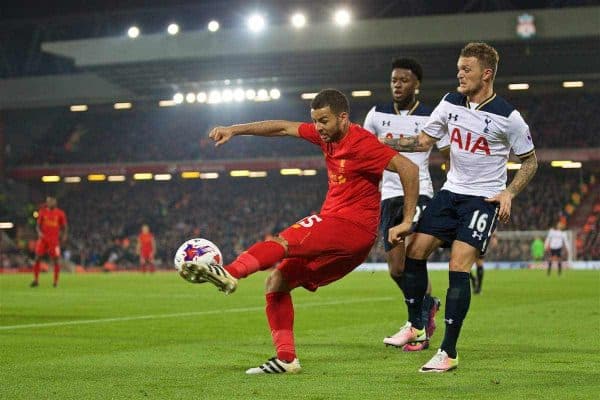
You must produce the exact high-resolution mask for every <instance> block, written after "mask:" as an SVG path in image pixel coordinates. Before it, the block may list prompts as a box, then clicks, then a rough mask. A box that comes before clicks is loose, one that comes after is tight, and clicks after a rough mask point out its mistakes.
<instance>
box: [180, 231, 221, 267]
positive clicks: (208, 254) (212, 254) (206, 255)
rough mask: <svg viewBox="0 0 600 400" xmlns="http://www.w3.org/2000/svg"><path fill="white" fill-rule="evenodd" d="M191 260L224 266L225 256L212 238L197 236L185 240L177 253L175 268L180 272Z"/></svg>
mask: <svg viewBox="0 0 600 400" xmlns="http://www.w3.org/2000/svg"><path fill="white" fill-rule="evenodd" d="M190 261H196V262H198V261H199V262H205V263H207V264H218V265H219V266H223V256H222V255H221V251H220V250H219V248H218V247H217V246H216V245H215V244H214V243H213V242H211V241H210V240H206V239H202V238H195V239H190V240H188V241H186V242H184V243H183V244H182V245H181V246H179V248H178V249H177V252H176V253H175V260H174V262H175V268H176V269H177V271H179V272H180V273H181V272H182V271H183V264H185V263H186V262H190Z"/></svg>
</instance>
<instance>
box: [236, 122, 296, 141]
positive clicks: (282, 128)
mask: <svg viewBox="0 0 600 400" xmlns="http://www.w3.org/2000/svg"><path fill="white" fill-rule="evenodd" d="M298 125H299V123H294V122H290V121H283V120H269V121H258V122H251V123H247V124H239V125H232V126H231V128H232V131H233V134H234V135H235V136H237V135H252V136H267V137H272V136H286V135H293V134H294V132H296V134H297V130H298Z"/></svg>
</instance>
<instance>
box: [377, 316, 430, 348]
mask: <svg viewBox="0 0 600 400" xmlns="http://www.w3.org/2000/svg"><path fill="white" fill-rule="evenodd" d="M426 340H427V333H426V332H425V329H416V328H415V327H414V326H412V324H411V323H410V322H409V321H407V322H406V324H404V326H403V327H402V328H400V330H399V331H398V332H397V333H396V334H394V335H392V336H388V337H386V338H385V339H383V343H384V344H385V345H386V346H394V347H402V346H404V345H405V344H408V343H415V342H424V341H426Z"/></svg>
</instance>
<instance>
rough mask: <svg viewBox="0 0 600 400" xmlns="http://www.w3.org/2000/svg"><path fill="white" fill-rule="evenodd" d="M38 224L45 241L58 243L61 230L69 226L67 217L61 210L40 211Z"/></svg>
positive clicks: (45, 208) (45, 209)
mask: <svg viewBox="0 0 600 400" xmlns="http://www.w3.org/2000/svg"><path fill="white" fill-rule="evenodd" d="M37 224H38V226H39V227H40V231H41V232H42V235H43V239H44V240H45V241H48V242H57V243H58V241H59V240H58V239H59V234H60V229H61V228H62V227H64V226H66V225H67V216H66V215H65V212H64V211H63V210H61V209H60V208H53V209H50V208H47V207H43V208H40V210H39V211H38V218H37Z"/></svg>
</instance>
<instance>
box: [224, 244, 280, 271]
mask: <svg viewBox="0 0 600 400" xmlns="http://www.w3.org/2000/svg"><path fill="white" fill-rule="evenodd" d="M287 246H288V244H287V241H286V240H285V239H284V238H282V237H279V236H276V237H274V238H273V239H272V240H267V241H264V242H258V243H255V244H253V245H252V246H251V247H250V248H249V249H248V250H246V251H245V252H243V253H242V254H240V255H239V256H238V257H237V258H236V259H235V260H234V261H233V262H232V263H231V264H229V265H227V266H226V267H225V269H226V270H227V272H229V273H230V274H231V275H232V276H233V277H235V278H236V279H240V278H245V277H247V276H248V275H251V274H253V273H255V272H257V271H264V270H267V269H269V268H271V267H272V266H273V265H275V264H276V263H277V262H279V261H281V259H283V258H284V257H285V256H286V254H287Z"/></svg>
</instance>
